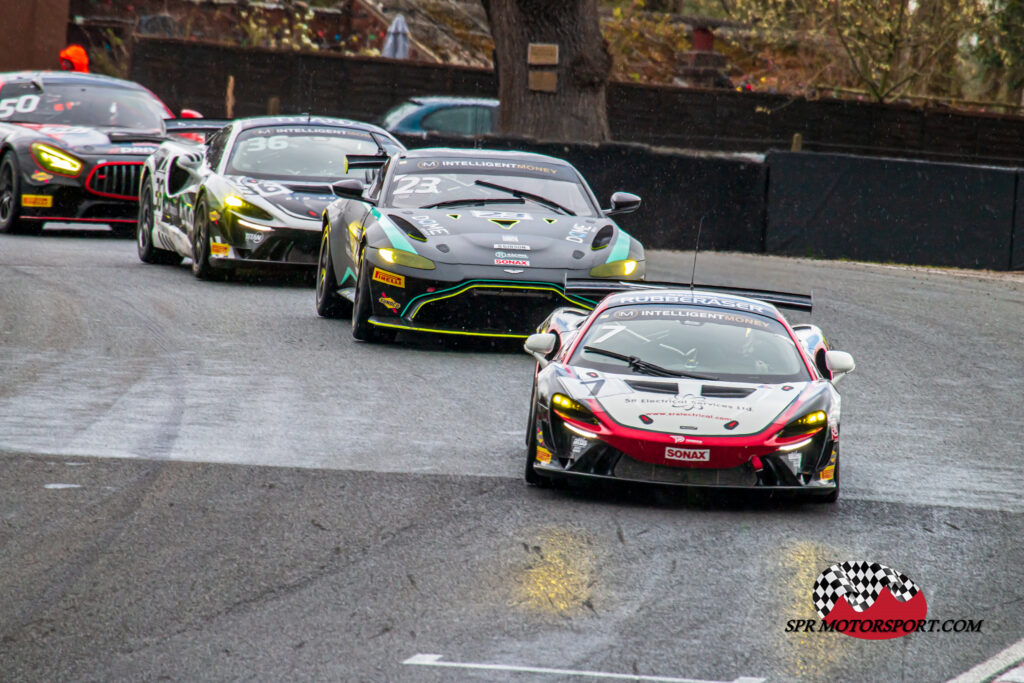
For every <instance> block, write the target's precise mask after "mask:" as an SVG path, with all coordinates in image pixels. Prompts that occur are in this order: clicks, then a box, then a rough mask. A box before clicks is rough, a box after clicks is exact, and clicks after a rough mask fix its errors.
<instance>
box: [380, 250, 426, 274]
mask: <svg viewBox="0 0 1024 683" xmlns="http://www.w3.org/2000/svg"><path fill="white" fill-rule="evenodd" d="M377 254H379V255H380V257H381V259H383V260H384V261H387V262H388V263H393V264H395V265H396V266H405V267H406V268H419V269H420V270H433V269H434V268H435V266H434V262H433V261H431V260H430V259H428V258H425V257H423V256H420V255H419V254H414V253H412V252H411V251H403V250H401V249H378V250H377Z"/></svg>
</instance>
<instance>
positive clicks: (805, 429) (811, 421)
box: [779, 410, 828, 436]
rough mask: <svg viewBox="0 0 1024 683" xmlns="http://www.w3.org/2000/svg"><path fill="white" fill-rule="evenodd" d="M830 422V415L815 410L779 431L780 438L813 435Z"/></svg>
mask: <svg viewBox="0 0 1024 683" xmlns="http://www.w3.org/2000/svg"><path fill="white" fill-rule="evenodd" d="M827 422H828V415H826V414H825V411H824V410H815V411H814V412H813V413H807V414H806V415H804V416H803V417H801V418H798V419H796V420H793V421H792V422H790V423H789V424H788V425H786V426H785V427H783V428H782V429H781V430H780V431H779V436H799V435H800V434H811V433H813V432H816V431H818V430H819V429H821V428H822V427H824V426H825V424H826V423H827Z"/></svg>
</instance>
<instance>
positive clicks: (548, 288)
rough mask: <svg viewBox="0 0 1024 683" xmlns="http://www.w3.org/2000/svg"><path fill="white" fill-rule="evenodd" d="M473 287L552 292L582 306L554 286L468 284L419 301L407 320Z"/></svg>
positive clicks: (575, 304)
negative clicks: (427, 305) (425, 308)
mask: <svg viewBox="0 0 1024 683" xmlns="http://www.w3.org/2000/svg"><path fill="white" fill-rule="evenodd" d="M475 287H484V288H486V289H534V290H538V291H542V292H554V293H555V294H557V295H558V296H560V297H562V298H563V299H565V300H566V301H568V302H569V303H571V304H572V305H574V306H582V305H583V304H580V302H579V301H574V300H572V299H570V298H569V297H568V296H566V295H565V292H563V291H562V290H561V289H559V288H558V287H556V286H554V285H549V286H543V285H542V286H533V287H531V286H523V285H507V284H505V285H484V284H476V283H469V284H467V285H465V286H463V287H460V288H459V289H457V290H456V291H454V292H452V293H451V294H446V295H444V296H437V297H433V298H429V299H424V300H423V301H420V302H419V303H417V304H416V308H415V309H413V311H412V312H411V313H410V314H409V320H412V319H414V318H415V317H416V314H418V313H419V312H420V309H421V308H423V307H424V306H425V305H426V304H430V303H434V302H435V301H442V300H444V299H450V298H452V297H453V296H459V295H460V294H463V293H465V292H466V291H467V290H469V289H473V288H475Z"/></svg>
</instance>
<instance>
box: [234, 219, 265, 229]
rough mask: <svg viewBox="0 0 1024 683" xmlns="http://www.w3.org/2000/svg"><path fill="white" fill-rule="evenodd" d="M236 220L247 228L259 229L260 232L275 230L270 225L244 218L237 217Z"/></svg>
mask: <svg viewBox="0 0 1024 683" xmlns="http://www.w3.org/2000/svg"><path fill="white" fill-rule="evenodd" d="M235 221H236V222H237V223H238V224H239V225H241V226H242V227H243V228H245V229H246V230H259V231H260V232H270V231H271V230H273V228H272V227H270V226H269V225H260V224H259V223H253V222H252V221H247V220H245V219H244V218H238V217H236V218H235Z"/></svg>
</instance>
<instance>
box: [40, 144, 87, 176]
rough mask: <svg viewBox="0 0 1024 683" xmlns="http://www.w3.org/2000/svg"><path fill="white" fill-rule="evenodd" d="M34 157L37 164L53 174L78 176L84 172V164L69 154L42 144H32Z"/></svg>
mask: <svg viewBox="0 0 1024 683" xmlns="http://www.w3.org/2000/svg"><path fill="white" fill-rule="evenodd" d="M32 156H34V157H35V158H36V162H37V163H38V164H39V165H40V166H42V167H43V168H45V169H46V170H47V171H50V172H51V173H59V174H61V175H69V176H76V175H78V173H79V172H80V171H81V170H82V162H81V161H79V160H78V159H76V158H75V157H73V156H71V155H70V154H68V153H67V152H62V151H60V150H59V149H57V148H56V147H50V146H49V145H44V144H42V143H41V142H34V143H32Z"/></svg>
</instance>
